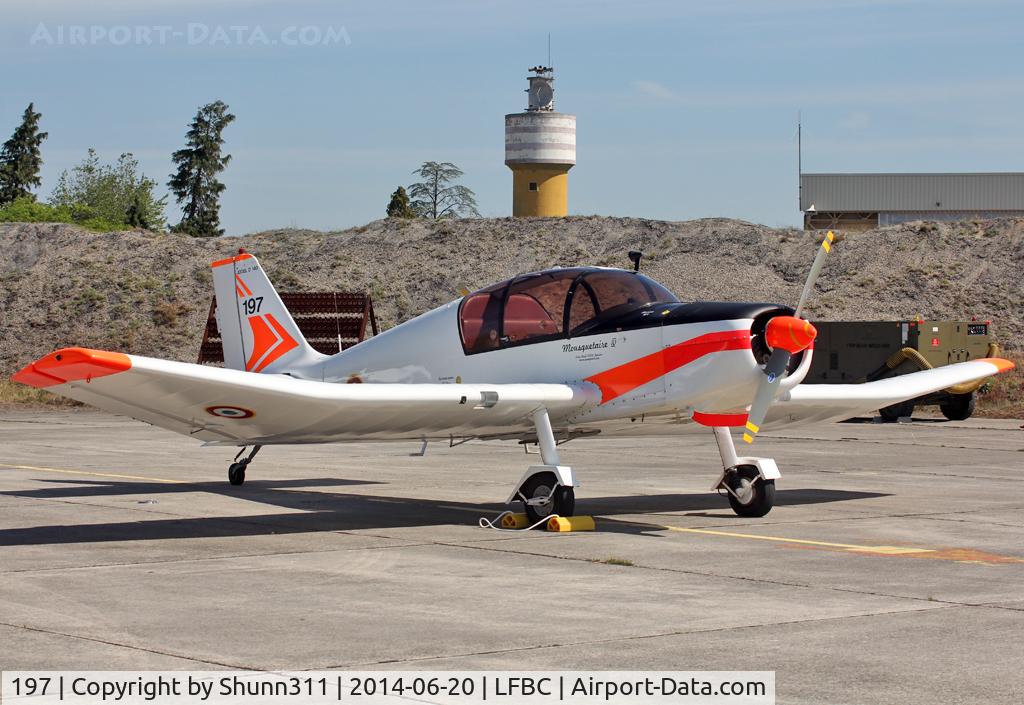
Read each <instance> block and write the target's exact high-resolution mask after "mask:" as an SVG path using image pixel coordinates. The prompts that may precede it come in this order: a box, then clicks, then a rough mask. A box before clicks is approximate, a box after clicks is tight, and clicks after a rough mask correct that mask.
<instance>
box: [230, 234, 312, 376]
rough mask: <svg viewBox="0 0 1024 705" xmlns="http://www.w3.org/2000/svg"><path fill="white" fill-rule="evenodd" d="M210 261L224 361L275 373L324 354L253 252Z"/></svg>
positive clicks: (242, 367) (298, 365) (290, 368)
mask: <svg viewBox="0 0 1024 705" xmlns="http://www.w3.org/2000/svg"><path fill="white" fill-rule="evenodd" d="M210 267H211V268H212V270H213V290H214V294H215V296H216V297H217V328H218V329H219V330H220V339H221V345H223V347H224V366H225V367H227V368H229V369H234V370H245V371H247V372H268V373H275V372H278V373H280V372H289V371H291V370H294V369H295V368H297V367H302V366H305V365H307V364H310V363H315V362H317V361H319V360H320V359H322V358H323V357H324V355H321V354H320V353H318V352H317V351H315V350H314V349H313V348H312V347H310V345H309V343H307V342H306V339H305V337H303V335H302V331H300V330H299V327H298V325H296V323H295V320H294V319H293V318H292V316H291V314H290V313H288V309H287V308H285V305H284V303H283V302H282V301H281V297H280V296H278V293H277V291H276V290H275V289H274V285H273V284H271V283H270V279H269V278H268V277H267V274H266V272H264V271H263V267H261V266H260V263H259V260H257V259H256V258H255V257H254V256H253V255H251V254H249V253H247V252H239V254H238V255H236V256H234V257H228V258H227V259H222V260H218V261H216V262H213V263H212V264H211V265H210Z"/></svg>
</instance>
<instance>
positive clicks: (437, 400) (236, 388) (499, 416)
mask: <svg viewBox="0 0 1024 705" xmlns="http://www.w3.org/2000/svg"><path fill="white" fill-rule="evenodd" d="M112 354H115V355H120V354H118V353H103V352H102V351H94V350H86V349H82V348H72V349H69V350H66V351H58V352H57V353H52V354H51V355H48V356H47V357H45V358H42V359H41V360H40V361H37V362H35V363H33V364H32V365H29V366H28V367H26V368H25V369H24V370H22V371H21V372H19V373H18V374H17V375H15V377H14V379H15V380H16V381H20V382H23V383H26V384H31V385H33V386H41V387H45V388H46V389H47V391H51V392H54V393H56V394H60V395H63V396H66V397H70V398H72V399H77V400H79V401H83V402H85V403H88V404H91V405H93V406H96V407H98V408H100V409H104V410H106V411H111V412H113V413H116V414H122V415H126V416H131V417H133V418H136V419H139V420H142V421H146V422H148V423H151V424H153V425H154V426H159V427H161V428H166V429H168V430H171V431H175V432H177V433H181V434H184V435H189V436H193V437H195V438H198V439H200V440H203V441H206V442H209V443H214V444H223V445H243V444H252V443H261V444H271V443H320V442H330V441H342V440H397V439H405V438H415V439H420V438H424V437H426V438H447V437H448V436H449V435H455V436H484V435H498V434H507V433H508V432H509V431H510V430H512V429H516V428H521V429H522V430H524V431H529V430H530V429H532V423H531V422H530V420H529V415H530V413H531V412H532V411H534V410H535V409H537V408H538V407H539V406H544V407H546V408H547V409H548V411H549V412H550V413H551V414H552V417H553V419H554V420H557V419H558V418H560V417H561V418H565V417H568V416H569V415H571V414H572V413H573V412H576V411H578V410H580V409H581V408H583V407H584V406H586V405H590V404H593V405H596V404H597V403H599V401H600V399H599V393H598V392H597V389H596V388H591V387H590V385H585V386H578V387H577V386H572V385H566V384H333V383H327V382H317V381H311V380H300V379H294V378H292V377H289V376H287V375H274V374H265V373H264V374H254V373H250V372H243V371H240V370H229V369H221V368H216V367H206V366H203V365H194V364H189V363H184V362H173V361H170V360H158V359H154V358H148V357H141V356H136V355H121V356H120V357H118V358H117V360H118V362H119V368H120V369H116V370H111V369H108V368H104V369H105V372H104V374H102V375H99V376H96V375H87V374H86V375H83V374H78V373H77V372H75V373H72V372H73V371H72V370H71V369H70V368H69V367H62V366H61V365H60V364H59V363H60V361H59V360H57V361H56V363H57V364H54V358H55V356H56V355H61V356H62V358H63V359H65V360H66V359H68V358H69V357H70V358H73V359H75V360H76V361H77V362H76V364H77V365H78V366H79V368H81V369H87V368H89V365H90V364H91V363H90V360H100V359H105V358H102V356H103V355H112ZM83 360H84V362H83ZM65 373H67V374H65ZM42 375H45V376H42ZM55 382H56V383H55Z"/></svg>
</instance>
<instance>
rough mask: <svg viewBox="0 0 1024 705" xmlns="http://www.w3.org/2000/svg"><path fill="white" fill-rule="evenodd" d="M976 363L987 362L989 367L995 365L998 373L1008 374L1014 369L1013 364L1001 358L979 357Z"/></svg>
mask: <svg viewBox="0 0 1024 705" xmlns="http://www.w3.org/2000/svg"><path fill="white" fill-rule="evenodd" d="M977 362H987V363H989V364H990V365H995V366H996V369H998V370H999V371H1000V372H1009V371H1010V370H1012V369H1013V368H1014V367H1016V365H1015V364H1013V363H1012V362H1010V361H1009V360H1004V359H1003V358H1001V357H979V358H978V359H977Z"/></svg>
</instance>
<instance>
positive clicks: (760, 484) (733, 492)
mask: <svg viewBox="0 0 1024 705" xmlns="http://www.w3.org/2000/svg"><path fill="white" fill-rule="evenodd" d="M713 430H714V432H715V441H716V442H717V443H718V452H719V453H720V454H721V456H722V474H721V475H719V476H718V481H717V482H715V484H714V486H713V487H712V488H711V489H712V490H725V493H726V495H727V496H728V497H729V506H730V507H732V510H733V511H734V512H736V514H738V515H739V516H741V517H763V516H764V515H765V514H767V513H768V512H770V511H771V510H772V507H773V506H775V480H776V479H778V478H780V477H782V473H780V472H779V466H778V465H776V464H775V461H774V460H772V459H771V458H739V457H736V446H735V445H733V442H732V434H731V433H729V429H728V428H727V427H725V426H715V427H713Z"/></svg>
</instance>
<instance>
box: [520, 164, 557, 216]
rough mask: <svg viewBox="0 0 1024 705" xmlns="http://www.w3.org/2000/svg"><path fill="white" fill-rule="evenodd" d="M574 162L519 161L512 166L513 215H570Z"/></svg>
mask: <svg viewBox="0 0 1024 705" xmlns="http://www.w3.org/2000/svg"><path fill="white" fill-rule="evenodd" d="M571 168H572V165H571V164H516V165H514V166H511V169H512V215H513V216H515V217H516V218H528V217H540V218H560V217H563V216H566V215H568V214H569V169H571Z"/></svg>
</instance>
